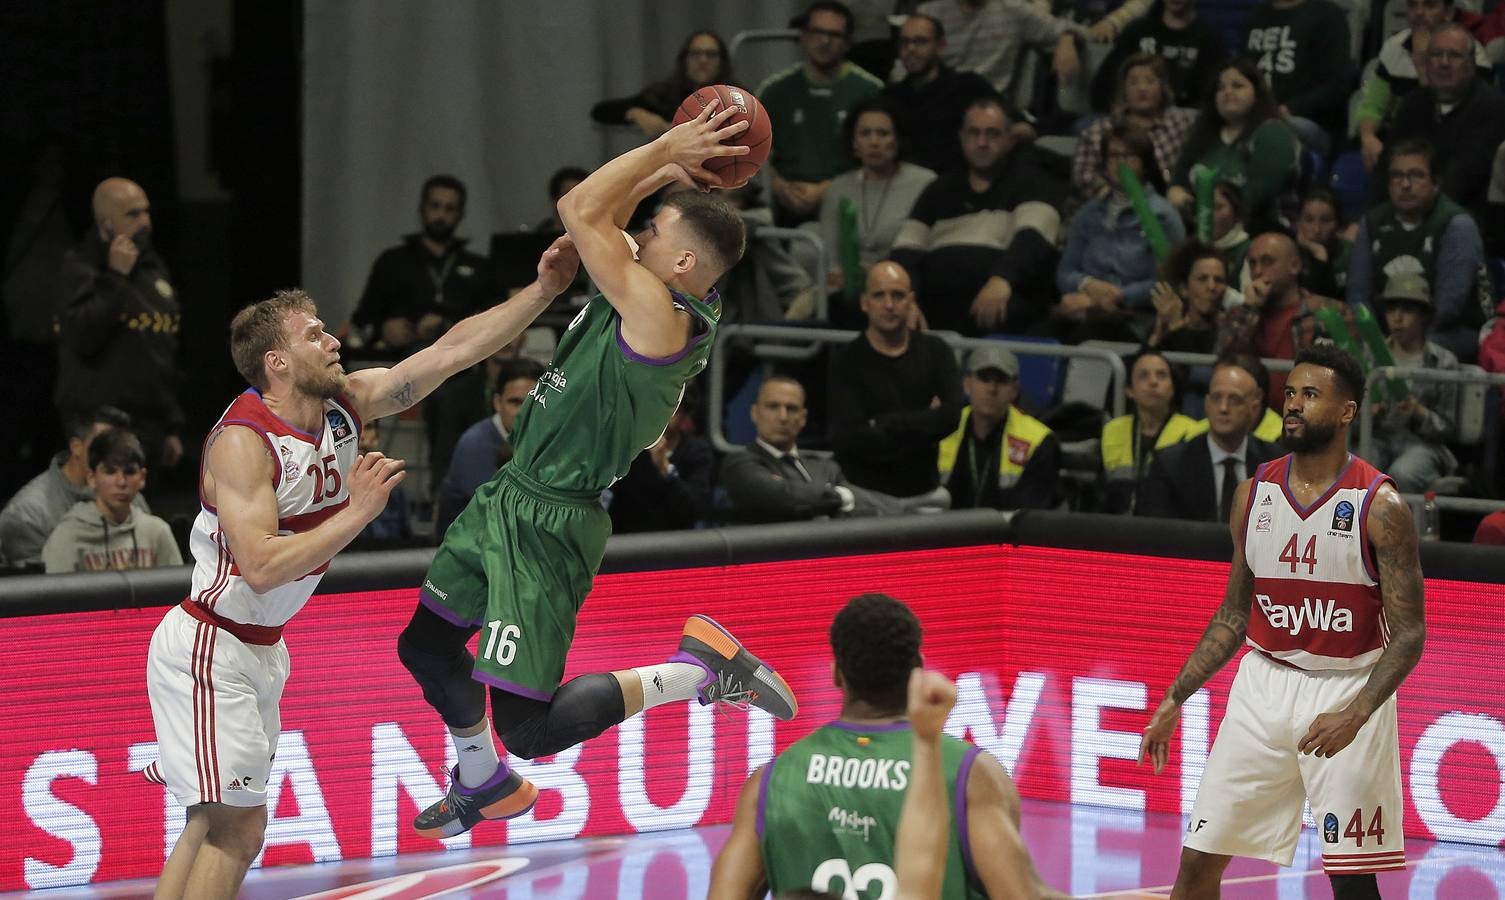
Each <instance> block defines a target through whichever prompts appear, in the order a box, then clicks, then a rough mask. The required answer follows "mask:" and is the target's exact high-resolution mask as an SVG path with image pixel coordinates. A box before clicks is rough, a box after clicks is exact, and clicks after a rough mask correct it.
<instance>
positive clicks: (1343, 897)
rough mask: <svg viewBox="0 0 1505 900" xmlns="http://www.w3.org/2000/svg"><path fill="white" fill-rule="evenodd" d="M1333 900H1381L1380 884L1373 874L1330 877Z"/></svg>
mask: <svg viewBox="0 0 1505 900" xmlns="http://www.w3.org/2000/svg"><path fill="white" fill-rule="evenodd" d="M1328 879H1329V880H1330V881H1331V882H1332V885H1333V900H1380V882H1379V879H1378V878H1376V877H1375V876H1374V873H1373V872H1370V873H1368V874H1366V875H1329V876H1328Z"/></svg>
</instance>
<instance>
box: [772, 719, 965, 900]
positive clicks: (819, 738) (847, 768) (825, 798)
mask: <svg viewBox="0 0 1505 900" xmlns="http://www.w3.org/2000/svg"><path fill="white" fill-rule="evenodd" d="M913 740H914V738H913V736H912V735H911V733H910V729H909V723H907V722H899V723H894V724H891V725H871V726H858V725H853V724H849V723H846V722H832V723H831V724H829V725H826V726H823V727H821V728H818V729H816V730H815V732H814V733H813V734H811V735H810V736H809V737H806V738H804V739H803V740H801V741H798V742H797V743H795V744H794V745H793V746H792V747H790V748H789V749H788V750H785V751H784V752H783V753H780V754H779V755H778V757H777V758H776V759H775V760H774V761H773V762H772V763H770V764H769V766H768V769H767V770H766V771H765V772H764V775H763V783H762V785H761V789H760V791H759V794H758V845H759V849H760V850H761V851H762V854H763V869H764V871H765V872H766V873H767V874H768V887H769V889H770V890H771V891H772V892H773V893H775V894H777V893H778V892H780V891H785V890H796V889H800V888H810V889H813V890H816V891H829V892H830V893H833V894H836V895H838V896H840V895H843V894H845V895H846V896H848V897H850V896H854V895H855V896H857V897H859V898H861V900H879V898H883V897H892V896H893V895H894V892H895V890H896V889H897V881H896V880H895V876H894V869H893V866H894V836H895V835H896V834H897V832H898V830H899V813H900V811H901V810H902V809H903V808H904V792H905V790H906V789H907V788H908V787H909V768H910V760H909V755H910V748H911V747H912V742H913ZM977 753H978V750H977V748H976V747H973V746H972V745H970V744H967V743H964V742H962V741H958V740H956V739H955V738H951V737H946V736H942V737H941V759H942V763H943V774H944V775H945V784H946V794H947V796H948V797H949V798H950V801H951V823H952V824H951V847H950V850H949V851H948V852H947V859H946V880H945V883H944V885H943V887H942V889H941V896H942V897H943V898H947V900H953V898H954V900H960V898H973V897H979V898H980V897H985V896H987V895H986V894H985V893H984V892H983V890H982V885H981V884H980V883H979V882H978V881H977V878H976V877H975V876H974V875H973V874H972V873H971V849H970V847H969V845H968V843H967V836H966V831H965V823H966V816H967V802H966V784H967V774H968V773H969V772H970V771H971V768H972V762H973V760H974V759H975V758H976V756H977Z"/></svg>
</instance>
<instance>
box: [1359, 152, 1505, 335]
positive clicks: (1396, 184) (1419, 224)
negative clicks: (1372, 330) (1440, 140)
mask: <svg viewBox="0 0 1505 900" xmlns="http://www.w3.org/2000/svg"><path fill="white" fill-rule="evenodd" d="M1436 158H1437V157H1436V151H1434V150H1433V148H1432V146H1431V145H1430V144H1428V143H1427V142H1426V141H1422V140H1404V141H1396V142H1395V144H1394V145H1393V147H1392V152H1391V154H1390V159H1389V162H1388V174H1389V195H1390V200H1389V202H1388V203H1382V204H1380V205H1379V206H1377V207H1375V208H1374V209H1371V210H1370V211H1369V212H1367V213H1365V214H1364V218H1363V219H1361V220H1360V222H1359V234H1358V236H1357V237H1356V238H1354V242H1353V252H1352V254H1351V256H1350V257H1349V262H1348V284H1347V290H1348V305H1349V306H1356V305H1357V304H1360V303H1372V302H1373V299H1374V297H1375V296H1376V290H1375V287H1376V286H1377V285H1383V283H1384V280H1385V279H1386V278H1388V277H1390V276H1393V275H1397V274H1399V273H1401V272H1419V273H1421V274H1422V275H1424V276H1426V279H1427V284H1428V286H1429V287H1430V288H1431V296H1432V309H1433V313H1432V318H1431V321H1430V323H1429V324H1428V326H1427V337H1428V338H1429V339H1431V340H1434V341H1436V342H1437V343H1439V344H1441V345H1442V346H1444V347H1446V348H1447V349H1449V350H1451V351H1452V352H1453V355H1455V356H1457V357H1458V359H1459V361H1460V362H1473V361H1474V359H1476V358H1477V357H1478V353H1479V326H1480V325H1482V324H1484V309H1485V306H1486V304H1487V303H1488V296H1487V294H1488V290H1489V278H1488V275H1487V274H1486V273H1485V271H1484V245H1483V240H1482V239H1481V238H1480V236H1479V228H1478V226H1477V225H1475V224H1474V220H1473V219H1472V218H1471V217H1470V216H1469V214H1468V213H1467V212H1466V211H1464V209H1463V207H1461V206H1459V205H1458V204H1457V203H1454V202H1453V201H1452V200H1451V199H1449V198H1448V197H1446V196H1444V195H1443V194H1442V192H1441V191H1440V190H1439V184H1438V178H1437V168H1436ZM1378 312H1380V311H1379V310H1376V313H1378Z"/></svg>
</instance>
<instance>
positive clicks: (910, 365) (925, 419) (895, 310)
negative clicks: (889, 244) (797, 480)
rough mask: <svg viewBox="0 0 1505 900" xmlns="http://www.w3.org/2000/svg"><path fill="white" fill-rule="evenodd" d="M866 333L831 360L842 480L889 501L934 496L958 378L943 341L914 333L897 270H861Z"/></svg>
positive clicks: (956, 410)
mask: <svg viewBox="0 0 1505 900" xmlns="http://www.w3.org/2000/svg"><path fill="white" fill-rule="evenodd" d="M862 311H863V313H865V314H866V315H867V320H868V326H867V329H866V330H865V331H864V332H863V333H862V334H860V335H858V336H857V339H856V340H854V341H852V342H851V343H850V344H846V345H843V346H841V347H837V348H836V349H835V350H834V351H833V352H832V354H831V386H830V390H829V391H828V392H827V395H826V396H827V403H828V404H829V405H830V420H831V443H832V445H833V446H834V447H835V449H836V461H837V462H838V463H839V464H840V465H841V470H842V471H843V472H845V473H846V475H847V478H848V479H849V480H850V481H851V482H852V483H853V484H856V485H858V486H860V487H864V488H867V489H869V490H873V491H878V492H880V493H884V494H890V495H892V496H895V497H919V496H921V495H925V494H930V493H932V492H933V493H934V498H935V502H936V505H937V506H938V507H940V508H945V507H947V506H949V505H950V503H949V500H946V499H944V498H943V497H942V496H941V495H942V494H944V491H943V490H941V489H940V488H939V484H940V479H939V476H938V474H937V472H936V467H935V460H936V451H937V449H938V447H939V445H940V442H941V440H942V439H943V438H945V437H946V435H948V434H950V433H951V432H953V431H955V430H956V423H957V418H958V417H959V416H960V415H961V408H962V392H961V377H960V375H959V373H958V372H957V367H956V357H955V356H954V355H953V354H952V352H951V348H950V347H949V346H947V345H946V342H945V341H942V340H941V339H940V338H938V337H935V336H934V335H929V334H924V333H922V332H918V331H915V330H914V329H913V327H912V326H911V324H910V322H911V317H912V316H913V315H914V314H915V308H914V291H913V289H912V288H911V287H910V281H909V273H908V272H906V271H905V270H904V267H903V266H901V265H899V264H898V263H896V262H888V261H885V262H880V263H878V264H877V265H875V266H873V267H872V268H871V269H869V270H868V273H867V289H866V290H865V291H864V292H863V294H862Z"/></svg>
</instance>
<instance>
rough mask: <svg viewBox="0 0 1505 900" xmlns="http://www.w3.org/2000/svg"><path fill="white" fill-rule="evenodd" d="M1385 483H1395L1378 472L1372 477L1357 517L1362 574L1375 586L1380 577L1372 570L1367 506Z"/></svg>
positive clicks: (1372, 552)
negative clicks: (1362, 562) (1362, 560)
mask: <svg viewBox="0 0 1505 900" xmlns="http://www.w3.org/2000/svg"><path fill="white" fill-rule="evenodd" d="M1387 481H1388V482H1390V483H1391V484H1392V485H1393V484H1395V481H1394V480H1393V479H1392V478H1391V477H1390V476H1389V475H1386V474H1385V473H1384V472H1380V473H1378V474H1376V475H1375V476H1374V480H1373V481H1371V482H1369V488H1368V492H1367V493H1366V494H1365V495H1364V503H1363V505H1361V506H1360V507H1359V516H1358V518H1359V549H1360V550H1361V551H1362V552H1363V554H1364V572H1365V574H1367V575H1368V576H1369V577H1370V578H1372V579H1373V580H1374V582H1375V583H1376V584H1378V583H1379V580H1380V576H1379V573H1377V572H1376V571H1375V569H1374V550H1373V548H1372V547H1370V545H1369V504H1371V503H1373V502H1374V494H1375V491H1378V490H1379V489H1380V487H1381V486H1382V485H1383V484H1385V482H1387Z"/></svg>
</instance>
